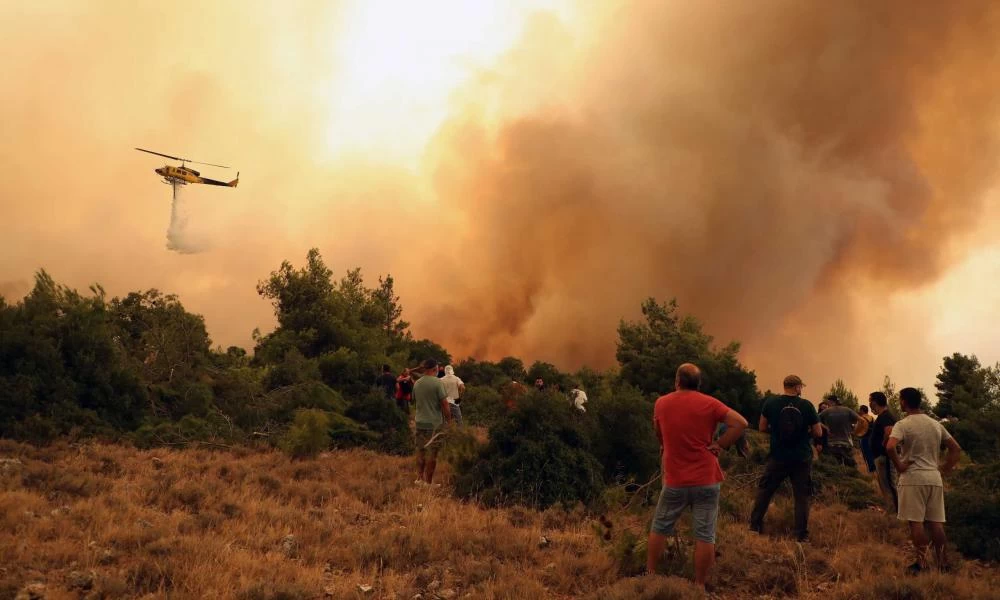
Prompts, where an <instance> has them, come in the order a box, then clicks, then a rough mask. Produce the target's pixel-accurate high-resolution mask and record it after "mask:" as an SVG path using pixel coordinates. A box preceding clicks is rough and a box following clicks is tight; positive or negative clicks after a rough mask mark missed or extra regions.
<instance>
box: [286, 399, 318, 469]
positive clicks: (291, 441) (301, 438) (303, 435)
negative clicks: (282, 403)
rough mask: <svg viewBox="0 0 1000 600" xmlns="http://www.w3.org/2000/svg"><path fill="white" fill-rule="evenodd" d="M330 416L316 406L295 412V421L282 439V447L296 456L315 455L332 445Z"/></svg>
mask: <svg viewBox="0 0 1000 600" xmlns="http://www.w3.org/2000/svg"><path fill="white" fill-rule="evenodd" d="M329 428H330V417H329V415H328V414H327V413H326V412H325V411H322V410H319V409H315V408H308V409H302V410H300V411H298V412H297V413H295V422H294V423H292V426H291V427H289V428H288V431H287V432H286V433H285V435H284V437H283V438H282V439H281V442H280V445H281V448H282V449H283V450H284V451H285V452H287V453H288V454H289V455H291V456H292V457H294V458H303V457H313V456H316V455H317V454H319V453H320V452H321V451H323V450H324V449H326V448H327V447H328V446H329V445H330V433H329Z"/></svg>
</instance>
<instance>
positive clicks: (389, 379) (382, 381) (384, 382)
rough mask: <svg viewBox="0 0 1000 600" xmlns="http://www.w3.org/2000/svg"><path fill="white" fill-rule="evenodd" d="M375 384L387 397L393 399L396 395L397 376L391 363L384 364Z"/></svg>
mask: <svg viewBox="0 0 1000 600" xmlns="http://www.w3.org/2000/svg"><path fill="white" fill-rule="evenodd" d="M375 385H376V386H377V387H378V388H379V389H380V390H382V394H384V395H385V397H386V398H388V399H390V400H392V399H394V398H395V397H396V376H395V375H393V374H392V368H391V367H390V366H389V365H382V374H381V375H379V376H378V377H377V378H376V379H375Z"/></svg>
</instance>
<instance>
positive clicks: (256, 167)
mask: <svg viewBox="0 0 1000 600" xmlns="http://www.w3.org/2000/svg"><path fill="white" fill-rule="evenodd" d="M501 4H506V3H501ZM569 4H570V8H569V9H567V10H566V11H565V12H564V13H563V14H560V15H559V16H552V15H546V14H539V15H538V16H537V17H536V18H534V19H533V20H532V21H531V22H530V25H529V26H528V27H527V29H526V31H525V33H524V35H523V36H522V38H521V39H520V40H519V41H518V42H517V43H516V44H515V45H514V46H513V47H511V48H510V50H509V51H508V52H507V53H506V54H505V55H504V57H503V58H502V59H501V60H500V61H498V62H497V63H496V64H490V65H488V68H483V69H481V70H479V71H477V72H476V76H475V77H474V78H473V79H472V83H470V84H468V85H465V86H463V87H461V88H460V89H459V90H457V91H456V92H455V93H454V95H453V104H452V107H451V110H450V112H448V113H447V114H448V115H449V117H448V119H447V121H446V122H445V124H444V126H443V127H441V129H440V130H439V131H438V132H437V133H436V135H435V136H434V138H433V139H432V141H431V142H430V144H429V145H428V146H427V149H426V153H425V154H424V156H423V157H422V162H420V161H415V162H418V163H419V168H418V169H416V170H414V169H413V168H409V167H408V166H406V165H400V164H395V162H398V161H396V160H395V158H393V159H390V158H380V157H379V155H378V149H379V148H383V147H384V148H388V149H389V150H398V149H397V148H396V145H397V138H398V137H399V136H406V135H407V134H408V133H411V132H407V131H403V130H400V131H392V132H391V134H392V135H390V139H374V138H375V136H374V134H373V135H372V136H366V132H367V131H368V130H367V129H363V128H358V129H357V130H353V131H349V133H351V134H352V135H353V136H354V137H353V138H351V139H362V140H364V141H365V142H366V143H365V149H364V152H363V153H362V152H360V151H359V152H357V153H354V154H351V150H350V148H347V149H346V150H345V149H344V148H341V149H340V151H338V152H337V153H331V151H330V143H329V142H330V140H329V139H328V138H329V135H328V134H329V131H330V124H331V123H335V124H337V129H336V131H338V132H340V131H342V129H341V128H348V129H350V128H351V126H352V125H353V124H354V123H356V122H366V121H365V119H372V118H375V117H377V114H378V111H384V112H385V114H387V115H391V116H393V117H394V118H392V119H387V122H390V123H394V124H399V123H406V122H407V121H408V120H412V119H417V118H419V117H420V115H419V114H414V115H412V119H410V118H409V117H408V118H407V119H400V118H398V114H396V113H395V112H393V111H399V110H402V109H400V108H398V107H399V106H401V105H400V104H397V103H398V102H399V101H400V98H398V97H394V96H392V95H391V93H389V92H391V91H392V89H393V86H392V84H393V81H392V80H387V81H383V80H381V79H379V77H382V74H380V73H379V72H376V70H377V69H380V68H383V67H385V66H386V65H387V64H388V65H389V66H391V64H389V63H391V62H392V61H391V56H389V57H388V58H387V57H386V55H380V56H379V57H378V58H379V61H380V62H377V63H376V62H373V63H372V65H371V72H370V73H368V72H367V71H366V70H365V69H358V68H355V69H353V70H351V72H352V73H354V74H355V75H356V74H358V73H361V74H362V75H364V74H366V73H367V74H369V75H371V77H372V78H373V81H374V83H375V84H378V85H374V87H373V88H372V89H375V90H387V92H386V93H380V94H379V95H377V96H376V97H372V98H368V97H364V96H354V95H350V94H348V92H350V91H351V90H350V89H347V86H348V85H350V84H349V83H348V82H347V80H346V79H345V74H344V72H345V71H344V64H345V63H344V62H343V61H344V60H354V61H357V60H362V59H363V58H364V57H365V54H364V48H361V49H358V48H354V49H352V50H351V51H352V52H353V53H352V54H350V55H347V56H341V55H338V54H337V48H338V45H337V40H339V39H342V37H343V36H345V35H348V34H350V33H351V32H352V31H354V30H353V29H352V27H354V26H355V24H354V23H352V21H351V19H353V18H354V17H353V16H351V15H353V14H354V12H357V11H362V12H363V11H365V10H369V7H370V3H367V2H355V3H354V4H353V5H351V6H352V7H353V8H351V10H346V9H345V5H344V4H343V3H340V2H335V3H320V4H315V5H312V6H311V7H302V6H281V5H278V4H276V3H272V2H258V3H246V2H221V1H220V2H213V3H204V2H194V1H185V0H181V1H179V2H175V3H171V4H170V5H162V6H161V5H157V4H154V3H131V4H127V3H126V4H119V5H116V6H115V7H114V8H113V9H112V8H108V7H107V6H106V5H104V4H102V3H77V4H75V5H67V4H66V3H60V2H45V1H39V2H32V3H8V4H6V5H2V6H0V53H2V54H3V55H4V56H8V57H16V60H15V59H12V60H5V61H0V81H3V82H4V84H5V88H4V93H3V94H0V114H2V115H3V116H4V120H3V135H2V136H0V164H2V165H3V170H4V173H3V176H4V182H5V183H4V191H3V192H2V194H3V197H2V198H0V210H2V212H0V282H5V283H3V284H0V294H3V295H5V296H8V297H16V296H18V295H20V294H22V293H23V292H24V291H26V290H27V289H28V282H30V279H31V274H32V272H33V271H34V270H35V269H37V268H39V267H45V268H46V269H48V270H49V271H50V273H51V274H52V275H53V276H54V277H55V278H56V279H57V280H58V281H60V282H65V283H68V284H70V285H72V286H75V287H77V288H80V289H84V290H85V289H87V287H88V286H89V285H90V284H91V283H94V282H100V283H102V284H103V285H104V286H105V288H106V289H107V290H108V292H109V294H124V293H127V292H128V291H131V290H136V289H145V288H149V287H157V288H160V289H161V290H163V291H165V292H171V293H177V294H178V295H179V296H180V298H181V299H182V300H183V302H184V303H185V306H187V307H188V308H189V309H191V310H194V311H196V312H199V313H201V314H203V315H205V318H206V322H207V324H208V327H209V330H210V331H211V333H212V336H213V339H214V341H216V342H217V343H220V344H223V345H228V344H233V343H235V344H241V345H245V346H248V345H250V344H251V341H250V332H251V331H252V330H253V328H254V327H260V328H261V330H262V331H264V332H266V331H268V330H269V329H270V328H271V327H272V324H273V320H272V318H271V315H270V311H271V308H270V306H269V305H268V303H267V302H264V301H262V300H260V299H259V298H258V297H257V296H256V294H255V292H254V283H255V282H256V281H257V280H259V279H261V278H264V277H266V275H267V273H268V272H269V271H271V270H272V269H274V268H276V267H277V266H278V265H279V264H280V262H281V261H282V260H284V259H289V260H292V261H293V262H295V263H296V264H300V263H301V261H302V258H303V257H304V256H305V253H306V251H307V250H308V249H309V248H310V247H313V246H316V247H319V248H320V250H321V251H322V252H323V255H324V257H325V258H326V260H327V262H328V263H329V264H330V265H331V267H332V268H333V269H334V271H335V272H343V271H345V270H346V269H348V268H351V267H354V266H361V267H362V268H363V269H364V271H365V273H366V274H368V275H369V276H370V277H372V278H373V279H374V276H375V274H377V273H386V272H391V273H392V275H393V276H394V278H395V280H396V282H397V285H398V291H399V293H400V295H401V296H402V298H403V303H404V307H405V310H406V315H405V316H406V317H407V319H408V320H410V321H412V322H413V323H414V330H415V333H416V334H417V335H418V336H427V337H432V338H434V339H436V340H439V341H442V342H444V343H445V344H446V345H447V346H448V347H449V349H450V350H451V351H452V353H453V354H454V355H456V356H458V357H461V356H464V355H466V354H474V355H476V356H479V357H483V358H488V357H493V358H495V357H499V356H502V355H503V354H505V353H517V354H520V355H523V356H524V357H525V358H526V359H527V360H529V361H530V360H534V359H541V360H548V361H551V362H555V363H557V364H559V365H560V366H563V367H574V366H577V365H579V364H581V363H588V364H591V365H594V366H606V365H608V364H610V363H612V362H613V360H614V358H613V357H614V341H615V326H616V325H617V323H618V320H619V318H621V317H623V316H624V317H629V318H632V317H635V316H637V313H638V307H639V304H640V302H641V300H642V299H643V298H644V297H646V296H649V295H654V296H657V297H659V298H661V299H665V298H668V297H672V296H676V297H677V298H678V299H679V301H680V302H681V306H682V309H684V310H686V311H689V312H692V313H694V314H695V315H697V316H698V317H700V318H702V319H703V320H705V321H706V323H707V325H708V328H709V331H711V332H713V333H715V334H716V335H717V336H718V337H719V338H720V341H727V340H728V339H739V340H741V341H743V342H744V343H745V354H744V358H745V361H746V362H747V363H748V364H749V365H750V366H751V367H753V368H756V369H758V371H759V372H760V373H761V374H762V375H763V376H764V377H763V378H762V381H761V385H762V387H768V386H771V387H773V386H774V384H773V383H772V382H773V381H774V380H775V379H776V378H780V377H781V376H782V375H784V374H785V372H786V371H796V372H798V373H799V374H800V375H802V376H804V377H806V378H807V379H810V378H813V379H819V380H820V381H818V382H816V383H815V385H825V383H824V382H823V380H824V379H831V378H833V377H838V376H843V377H846V378H847V379H848V382H849V383H853V382H859V384H860V382H862V381H868V382H870V381H871V380H872V379H876V380H880V379H881V374H882V372H885V371H890V372H894V373H904V374H914V373H917V374H920V376H921V377H927V378H929V374H928V371H929V370H930V369H932V368H933V365H934V364H935V363H936V362H937V360H938V357H939V356H940V355H943V354H945V353H948V352H951V351H954V350H962V349H963V348H955V347H952V346H951V345H950V344H949V347H942V348H938V347H936V346H933V347H932V346H930V345H927V346H924V345H923V341H922V340H921V339H917V338H920V336H919V335H917V336H914V335H913V332H919V331H920V329H921V327H922V326H923V324H924V323H925V319H926V318H928V317H931V316H933V310H935V309H934V308H933V307H931V308H928V306H931V305H926V306H925V305H919V306H911V305H906V306H904V307H903V308H902V309H901V308H900V305H899V303H898V302H895V301H894V300H893V298H894V297H897V296H900V294H902V295H903V296H906V295H907V294H910V293H911V291H913V297H917V296H916V294H917V293H919V291H920V289H921V287H922V286H924V285H925V284H928V283H932V282H934V281H935V280H937V279H938V278H939V277H940V276H941V275H942V274H943V273H945V272H946V271H948V270H949V269H950V268H951V266H952V265H953V264H955V262H956V261H958V260H960V259H961V258H962V257H963V256H964V255H965V254H966V253H967V252H968V251H970V250H972V249H974V246H976V245H983V244H986V243H989V242H990V238H989V237H986V238H982V237H976V238H973V237H972V236H971V233H970V232H971V231H972V229H973V228H974V227H976V226H977V221H981V220H985V219H986V218H988V216H989V215H995V214H996V210H997V209H996V207H995V206H994V208H992V209H989V210H990V212H989V213H985V212H984V210H983V209H982V207H981V202H982V198H983V195H984V191H985V189H986V187H987V186H989V185H994V184H995V181H994V180H993V179H992V171H993V165H995V164H996V162H997V160H996V159H997V151H996V150H997V148H996V142H997V126H998V125H997V124H998V122H1000V121H998V119H997V117H998V115H997V111H998V109H997V107H998V106H1000V103H998V102H997V100H998V96H1000V94H998V91H1000V82H998V77H1000V75H998V73H1000V69H998V67H1000V64H998V62H1000V58H998V45H1000V44H998V43H997V42H996V41H995V40H994V36H993V32H995V31H1000V22H998V11H1000V7H998V6H995V3H991V2H985V1H976V0H969V1H967V2H955V3H942V2H929V1H915V2H901V1H899V2H896V1H893V2H878V3H866V2H850V1H849V2H826V3H820V2H808V3H807V2H792V1H786V2H780V1H777V0H764V1H760V2H752V3H750V2H718V3H692V2H681V1H665V2H635V3H627V4H623V3H610V2H577V3H573V2H569ZM435 6H437V5H435ZM466 6H467V5H466ZM388 7H389V8H388V9H387V10H386V11H384V15H382V14H380V15H379V18H385V19H387V20H392V19H393V18H395V17H394V13H393V11H392V10H391V8H392V3H388ZM470 10H471V9H470ZM352 11H353V12H352ZM417 12H420V11H417ZM439 12H441V13H447V11H441V10H439ZM567 15H570V16H572V18H571V19H566V18H565V17H566V16H567ZM368 16H369V17H370V16H371V15H368ZM418 16H419V15H418ZM366 18H367V17H366ZM377 22H378V19H377V18H374V19H372V20H371V23H367V22H366V25H365V26H366V27H368V26H369V25H371V26H372V27H374V25H372V23H375V24H377ZM392 25H393V28H389V29H387V31H389V32H392V31H399V30H400V28H401V27H402V28H403V30H405V27H409V26H411V24H410V23H404V24H400V23H393V24H392ZM412 26H417V25H416V24H413V25H412ZM441 26H448V27H462V24H461V23H456V24H450V25H449V24H441ZM374 30H376V33H377V30H378V28H377V27H374ZM432 33H433V32H432ZM432 33H429V34H428V35H426V36H417V37H415V38H414V39H417V40H418V41H419V40H423V41H424V43H430V42H427V40H435V39H437V38H436V37H435V36H434V35H432ZM488 33H489V32H488V31H484V32H483V36H484V37H485V36H486V34H488ZM458 37H460V38H463V39H464V38H468V37H469V36H458ZM375 42H376V43H377V42H378V40H377V36H376V39H375ZM403 50H404V51H405V50H406V49H405V48H403ZM411 54H412V53H411ZM416 55H419V56H424V54H422V53H418V54H416ZM428 55H431V54H428ZM456 60H459V61H461V60H462V57H461V56H459V57H457V58H456ZM416 66H419V65H416ZM480 66H482V65H480V64H478V63H477V64H475V65H473V67H471V68H472V69H474V70H475V69H479V67H480ZM405 81H407V82H409V81H410V79H406V80H405ZM383 83H384V84H385V85H382V84H383ZM342 97H348V98H349V99H350V102H347V103H346V106H348V107H350V108H351V110H358V111H367V112H366V113H365V114H364V115H360V114H357V115H356V114H341V113H340V112H338V111H341V112H343V108H342V107H343V106H344V105H345V104H344V103H340V102H338V101H337V100H338V98H342ZM431 108H433V109H434V110H436V108H435V107H431ZM434 110H431V111H430V112H434ZM375 124H376V125H377V124H379V122H376V123H375ZM385 129H386V128H385V127H384V126H383V127H381V128H378V127H374V128H373V129H372V131H379V132H382V133H385ZM390 129H391V128H390ZM369 138H371V139H369ZM414 143H415V142H414V140H413V139H408V140H406V144H402V143H401V142H400V143H399V145H400V146H407V145H408V144H414ZM134 146H141V147H148V148H153V149H156V150H160V151H164V152H167V153H171V154H176V155H182V156H192V157H194V158H196V159H200V160H206V161H210V162H222V163H223V164H229V165H232V166H233V167H234V168H237V169H240V170H241V172H242V177H241V182H240V187H239V188H238V189H236V190H233V189H228V188H223V189H216V188H211V189H205V188H203V187H201V188H200V187H198V186H189V189H186V190H184V192H183V193H184V194H185V195H186V196H185V198H184V206H183V207H181V208H183V209H184V211H182V212H185V214H187V215H188V221H187V225H188V227H189V229H188V230H187V231H188V233H190V234H194V233H197V234H198V235H199V236H202V241H203V240H209V241H210V242H211V248H210V249H208V250H206V251H204V252H199V253H195V254H180V253H178V252H171V251H168V250H166V249H165V248H164V229H165V228H166V227H168V226H169V224H170V219H171V206H170V190H169V188H167V187H166V186H163V185H162V184H160V183H159V177H157V176H156V175H155V174H154V173H153V169H154V168H156V167H160V166H163V163H162V162H160V161H159V160H158V159H155V158H154V157H150V156H147V155H142V154H140V153H138V152H135V151H134V150H132V148H133V147H134ZM390 156H391V157H398V156H399V152H391V151H387V152H386V157H390ZM206 171H209V169H206ZM206 174H208V175H209V176H213V175H215V176H217V177H218V176H221V174H220V173H217V172H211V173H206ZM174 224H175V225H177V222H175V223H174ZM980 229H982V228H980ZM175 233H176V232H175ZM981 235H982V233H981V231H980V232H978V233H976V236H981ZM175 237H176V236H175ZM182 241H185V240H182ZM186 241H191V240H186ZM972 293H976V292H972ZM977 314H978V313H977ZM928 343H929V342H928ZM890 347H891V348H893V349H891V350H890V349H889V348H890ZM890 354H891V355H892V356H890ZM987 360H988V359H987ZM918 363H919V365H921V366H920V367H919V368H917V367H913V365H914V364H918ZM893 369H895V371H893ZM865 385H867V384H865Z"/></svg>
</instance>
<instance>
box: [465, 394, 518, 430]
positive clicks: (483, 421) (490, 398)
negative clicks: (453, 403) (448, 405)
mask: <svg viewBox="0 0 1000 600" xmlns="http://www.w3.org/2000/svg"><path fill="white" fill-rule="evenodd" d="M505 414H507V407H506V406H505V405H504V403H503V399H502V398H501V397H500V392H498V391H496V390H495V389H493V388H491V387H486V386H468V387H466V388H465V395H464V396H462V420H463V421H464V422H465V423H466V424H467V425H475V426H477V427H492V426H493V425H495V424H496V423H498V422H499V421H500V419H502V418H503V417H504V415H505Z"/></svg>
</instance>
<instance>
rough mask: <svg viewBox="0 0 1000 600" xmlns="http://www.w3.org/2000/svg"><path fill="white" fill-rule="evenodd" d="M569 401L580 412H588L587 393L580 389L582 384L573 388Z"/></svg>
mask: <svg viewBox="0 0 1000 600" xmlns="http://www.w3.org/2000/svg"><path fill="white" fill-rule="evenodd" d="M569 399H570V401H571V402H572V403H573V408H575V409H576V410H578V411H580V412H587V407H586V406H585V405H586V404H587V392H585V391H583V390H582V389H580V384H576V385H574V386H573V389H571V390H570V391H569Z"/></svg>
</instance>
